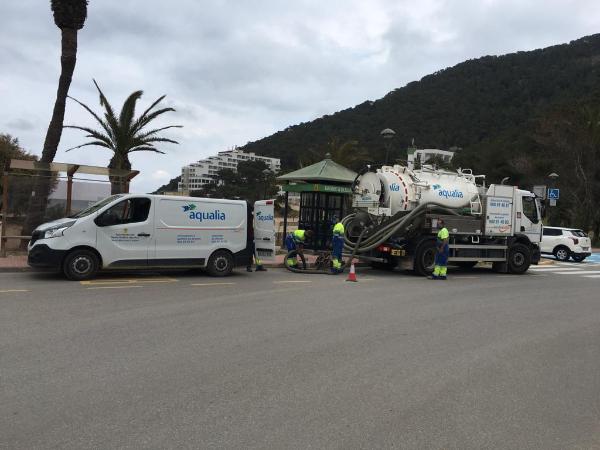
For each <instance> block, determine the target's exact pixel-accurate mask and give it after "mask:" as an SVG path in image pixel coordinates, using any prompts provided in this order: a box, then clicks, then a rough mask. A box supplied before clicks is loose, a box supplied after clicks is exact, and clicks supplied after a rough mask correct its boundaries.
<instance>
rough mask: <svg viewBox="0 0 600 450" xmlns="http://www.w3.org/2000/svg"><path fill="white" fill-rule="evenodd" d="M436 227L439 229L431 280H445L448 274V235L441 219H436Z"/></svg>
mask: <svg viewBox="0 0 600 450" xmlns="http://www.w3.org/2000/svg"><path fill="white" fill-rule="evenodd" d="M438 227H441V229H440V231H439V232H438V234H437V242H436V252H435V267H434V268H433V275H432V276H431V279H433V280H445V279H446V274H447V272H448V256H449V255H450V246H449V244H448V243H449V240H450V233H449V232H448V229H447V228H446V226H445V224H444V220H443V219H438Z"/></svg>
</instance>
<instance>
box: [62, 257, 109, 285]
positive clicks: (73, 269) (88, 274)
mask: <svg viewBox="0 0 600 450" xmlns="http://www.w3.org/2000/svg"><path fill="white" fill-rule="evenodd" d="M99 268H100V260H99V258H98V256H97V255H96V254H95V253H94V252H93V251H91V250H85V249H80V250H74V251H72V252H71V253H69V254H68V255H67V257H66V258H65V260H64V262H63V273H64V274H65V276H66V277H67V278H68V279H69V280H72V281H83V280H89V279H90V278H94V276H96V274H97V273H98V270H99Z"/></svg>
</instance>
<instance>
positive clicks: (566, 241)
mask: <svg viewBox="0 0 600 450" xmlns="http://www.w3.org/2000/svg"><path fill="white" fill-rule="evenodd" d="M590 245H591V242H590V238H589V237H587V235H586V234H585V233H584V232H583V231H581V230H578V229H576V228H560V227H544V235H543V236H542V242H541V243H540V250H541V252H542V253H551V254H553V255H554V256H556V259H558V260H559V261H567V260H568V259H569V257H571V258H573V261H576V262H581V261H583V260H584V259H585V258H587V257H588V256H590V255H591V254H592V253H591V248H590Z"/></svg>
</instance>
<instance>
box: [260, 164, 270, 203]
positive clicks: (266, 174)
mask: <svg viewBox="0 0 600 450" xmlns="http://www.w3.org/2000/svg"><path fill="white" fill-rule="evenodd" d="M262 173H263V175H264V176H265V195H264V198H265V200H266V198H267V188H268V186H269V185H268V183H267V181H268V180H269V175H271V171H270V170H269V169H265V170H263V171H262Z"/></svg>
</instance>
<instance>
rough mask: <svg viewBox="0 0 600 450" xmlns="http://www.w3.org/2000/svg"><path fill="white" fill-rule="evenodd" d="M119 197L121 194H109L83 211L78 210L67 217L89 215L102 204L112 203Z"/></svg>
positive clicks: (101, 206)
mask: <svg viewBox="0 0 600 450" xmlns="http://www.w3.org/2000/svg"><path fill="white" fill-rule="evenodd" d="M121 197H123V194H117V195H111V196H110V197H107V198H105V199H104V200H100V201H99V202H97V203H94V204H93V205H91V206H88V207H87V208H85V209H84V210H83V211H79V212H78V213H77V214H74V215H72V216H69V217H70V218H72V219H79V218H80V217H85V216H89V215H90V214H93V213H95V212H96V211H98V210H99V209H102V208H103V207H104V206H106V205H108V204H109V203H112V202H113V201H115V200H116V199H118V198H121Z"/></svg>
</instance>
